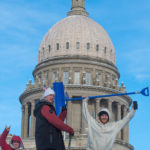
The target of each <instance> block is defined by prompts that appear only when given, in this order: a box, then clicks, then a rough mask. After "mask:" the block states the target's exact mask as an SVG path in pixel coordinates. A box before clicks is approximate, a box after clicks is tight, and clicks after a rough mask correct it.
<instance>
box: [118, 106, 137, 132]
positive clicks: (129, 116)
mask: <svg viewBox="0 0 150 150" xmlns="http://www.w3.org/2000/svg"><path fill="white" fill-rule="evenodd" d="M134 114H135V110H134V109H133V108H132V109H131V110H130V111H129V113H128V114H127V115H126V116H125V117H124V118H123V119H122V120H120V121H118V122H117V126H118V129H119V131H120V130H121V129H123V128H124V127H125V126H126V125H127V124H128V123H129V121H130V120H131V119H132V118H133V116H134Z"/></svg>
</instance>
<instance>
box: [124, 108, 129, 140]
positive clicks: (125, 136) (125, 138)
mask: <svg viewBox="0 0 150 150" xmlns="http://www.w3.org/2000/svg"><path fill="white" fill-rule="evenodd" d="M127 113H128V108H127V106H125V107H124V117H125V116H126V115H127ZM123 132H124V140H125V142H127V143H128V142H129V124H127V125H126V126H125V128H124V129H123Z"/></svg>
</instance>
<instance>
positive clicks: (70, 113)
mask: <svg viewBox="0 0 150 150" xmlns="http://www.w3.org/2000/svg"><path fill="white" fill-rule="evenodd" d="M67 106H68V107H67V108H68V112H67V124H68V125H70V126H71V125H72V110H71V109H72V103H71V101H68V103H67Z"/></svg>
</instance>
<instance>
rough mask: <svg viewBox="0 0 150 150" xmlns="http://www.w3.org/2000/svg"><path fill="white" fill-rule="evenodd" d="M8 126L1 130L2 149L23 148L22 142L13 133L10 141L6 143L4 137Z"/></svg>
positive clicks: (20, 149)
mask: <svg viewBox="0 0 150 150" xmlns="http://www.w3.org/2000/svg"><path fill="white" fill-rule="evenodd" d="M9 130H10V127H6V128H5V130H4V131H3V133H2V135H1V136H0V146H1V148H2V150H23V143H22V140H21V138H20V137H19V136H16V135H14V136H13V137H12V138H11V140H10V143H9V144H7V143H6V138H7V135H8V133H9Z"/></svg>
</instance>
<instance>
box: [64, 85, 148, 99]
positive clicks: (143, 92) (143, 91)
mask: <svg viewBox="0 0 150 150" xmlns="http://www.w3.org/2000/svg"><path fill="white" fill-rule="evenodd" d="M131 94H142V95H143V96H149V88H148V87H146V88H144V89H142V90H141V91H140V92H130V93H119V94H111V95H98V96H89V97H88V98H89V99H94V98H100V97H112V96H123V95H131ZM83 99H85V97H78V98H68V99H66V101H75V100H83Z"/></svg>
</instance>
